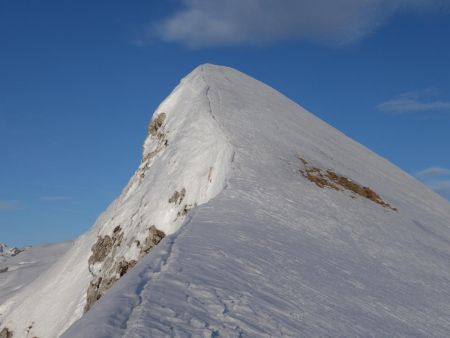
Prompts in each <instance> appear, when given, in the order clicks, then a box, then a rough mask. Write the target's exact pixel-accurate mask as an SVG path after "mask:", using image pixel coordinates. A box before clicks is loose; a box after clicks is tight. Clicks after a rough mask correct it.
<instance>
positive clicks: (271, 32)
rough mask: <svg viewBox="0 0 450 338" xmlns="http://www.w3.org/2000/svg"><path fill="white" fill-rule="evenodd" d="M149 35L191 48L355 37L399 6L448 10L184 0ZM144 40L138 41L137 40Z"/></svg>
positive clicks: (382, 1)
mask: <svg viewBox="0 0 450 338" xmlns="http://www.w3.org/2000/svg"><path fill="white" fill-rule="evenodd" d="M182 3H183V5H184V8H183V9H182V10H180V11H178V12H177V13H175V14H173V15H172V16H171V17H169V18H166V19H165V20H162V21H160V22H157V23H155V24H153V25H151V26H150V27H149V29H148V33H149V34H148V35H149V36H151V37H154V36H155V35H156V37H158V38H160V39H162V40H165V41H168V42H176V43H180V44H183V45H186V46H188V47H192V48H200V47H214V46H230V45H255V44H270V43H274V42H277V41H285V40H307V41H314V42H322V43H328V44H334V45H346V44H351V43H354V42H357V41H359V40H361V39H363V38H365V37H366V36H368V35H370V34H371V33H372V32H374V31H375V30H376V29H377V28H379V27H380V26H381V25H383V24H384V23H385V22H386V21H387V20H388V19H389V18H390V17H392V16H393V15H395V14H396V13H398V12H402V11H411V10H414V11H426V10H435V9H438V10H447V9H448V8H449V7H450V6H449V3H448V1H445V0H408V1H406V0H316V1H309V0H277V1H275V0H247V1H243V0H227V1H223V0H184V1H182ZM140 41H141V42H142V40H140Z"/></svg>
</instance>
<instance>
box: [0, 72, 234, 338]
mask: <svg viewBox="0 0 450 338" xmlns="http://www.w3.org/2000/svg"><path fill="white" fill-rule="evenodd" d="M208 92H209V85H208V84H207V82H206V81H205V79H204V74H203V73H202V72H194V73H192V74H191V75H189V76H188V77H186V78H185V79H184V80H182V81H181V83H180V85H179V86H178V87H177V88H176V89H175V90H174V91H173V92H172V94H171V95H170V96H169V97H168V98H167V99H166V100H165V101H164V102H163V103H162V104H161V105H160V106H159V107H158V109H157V110H156V111H155V113H154V114H153V120H152V122H151V123H150V125H149V128H148V129H149V135H148V137H147V139H146V140H145V143H144V147H143V158H142V161H141V164H140V166H139V168H138V170H137V171H136V173H135V174H134V176H133V177H132V178H131V180H130V181H129V183H128V185H127V187H126V188H125V189H124V191H123V193H122V194H121V195H120V196H119V197H118V199H117V200H116V201H114V202H113V203H112V204H111V206H110V207H109V208H108V209H107V211H106V212H105V213H104V214H103V215H101V216H100V218H99V219H98V220H97V222H96V223H95V224H94V226H93V227H92V229H91V230H90V231H89V232H88V233H86V234H85V235H83V236H81V237H80V238H79V239H78V240H77V241H76V242H75V243H74V245H73V247H72V248H71V249H70V250H69V251H68V252H67V253H66V254H65V255H64V256H63V257H61V259H59V260H58V261H57V262H56V263H55V265H53V266H52V267H51V268H50V269H49V270H48V271H46V272H45V273H44V274H42V275H40V276H39V278H38V279H36V280H35V281H33V282H31V283H30V284H29V285H28V286H26V287H25V288H24V289H23V290H22V291H21V292H20V293H18V294H16V295H14V296H13V297H11V298H9V299H8V300H7V301H5V302H4V303H3V304H1V305H0V323H1V324H0V331H1V329H2V328H7V329H8V330H9V331H11V332H13V333H14V337H28V336H30V337H31V336H37V337H46V338H47V337H58V336H59V335H60V334H61V333H62V332H64V330H65V329H67V327H68V326H69V325H70V324H71V323H72V322H74V321H75V320H76V319H78V318H80V317H81V316H82V315H83V313H84V311H86V310H88V309H89V308H90V307H91V306H92V305H93V303H94V302H95V300H96V299H97V298H99V297H100V296H102V294H103V293H104V292H105V291H106V290H107V289H108V288H109V287H111V286H112V285H113V284H114V282H115V281H116V280H118V279H119V278H120V277H121V276H122V275H124V274H125V273H126V272H127V271H128V270H129V269H131V267H133V265H134V264H136V262H137V261H138V260H139V259H140V258H142V257H143V256H144V255H145V254H146V253H147V252H149V251H150V250H151V249H152V248H153V247H154V246H155V244H157V243H158V242H159V241H160V240H161V239H162V238H163V237H164V235H170V234H172V233H174V232H176V231H177V230H178V229H179V228H180V227H181V225H182V224H183V222H184V221H185V219H186V217H187V216H188V214H189V212H190V211H191V209H193V208H195V207H196V206H199V205H201V204H203V203H206V202H208V201H209V200H210V199H212V198H213V197H215V196H216V195H217V194H218V193H219V192H220V191H221V190H222V189H223V188H224V186H225V184H226V180H227V177H228V176H229V173H230V166H231V161H232V156H233V147H232V146H231V144H230V143H229V140H228V139H227V137H226V135H225V134H224V133H223V131H222V130H221V128H220V126H219V124H218V123H217V121H216V119H215V116H214V115H213V112H212V110H211V106H210V101H209V96H208ZM105 281H106V282H105Z"/></svg>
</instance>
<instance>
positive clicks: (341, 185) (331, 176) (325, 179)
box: [299, 157, 397, 211]
mask: <svg viewBox="0 0 450 338" xmlns="http://www.w3.org/2000/svg"><path fill="white" fill-rule="evenodd" d="M299 159H300V161H301V162H302V164H303V168H302V169H300V173H301V174H302V175H303V177H305V178H307V179H308V180H310V181H311V182H312V183H314V184H315V185H317V186H318V187H319V188H330V189H334V190H337V191H344V190H347V191H350V192H351V193H352V194H354V195H357V196H360V197H364V198H367V199H368V200H371V201H372V202H375V203H377V204H379V205H381V206H382V207H384V208H387V209H391V210H393V211H397V208H394V207H392V206H391V205H390V204H389V203H387V202H385V201H384V200H383V199H382V198H381V197H380V195H378V194H377V193H376V192H375V191H373V190H372V189H371V188H369V187H366V186H363V185H361V184H359V183H356V182H354V181H352V180H351V179H349V178H347V177H344V176H341V175H339V174H337V173H336V172H334V171H333V170H332V169H326V170H324V169H321V168H318V167H314V166H311V165H309V164H308V162H307V161H306V160H305V159H304V158H301V157H299Z"/></svg>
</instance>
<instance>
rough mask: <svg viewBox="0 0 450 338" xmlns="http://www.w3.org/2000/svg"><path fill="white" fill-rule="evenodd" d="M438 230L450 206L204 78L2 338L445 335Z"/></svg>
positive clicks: (305, 121) (249, 90)
mask: <svg viewBox="0 0 450 338" xmlns="http://www.w3.org/2000/svg"><path fill="white" fill-rule="evenodd" d="M449 222H450V206H449V203H448V202H447V201H445V200H443V199H442V198H440V197H439V196H437V195H436V194H434V193H433V192H431V191H430V190H428V189H427V188H425V187H424V186H423V185H422V184H420V183H419V182H417V181H416V180H414V179H413V178H412V177H410V176H409V175H407V174H406V173H404V172H402V171H401V170H400V169H399V168H397V167H395V166H394V165H392V164H390V163H389V162H388V161H386V160H385V159H383V158H381V157H380V156H378V155H376V154H374V153H373V152H371V151H369V150H368V149H366V148H365V147H363V146H362V145H360V144H358V143H356V142H355V141H353V140H351V139H349V138H348V137H346V136H345V135H343V134H342V133H341V132H339V131H337V130H336V129H334V128H333V127H331V126H329V125H328V124H326V123H325V122H323V121H321V120H320V119H318V118H317V117H315V116H314V115H312V114H311V113H309V112H307V111H306V110H305V109H303V108H302V107H300V106H299V105H298V104H296V103H294V102H292V101H291V100H289V99H288V98H286V97H284V96H283V95H282V94H280V93H279V92H277V91H276V90H274V89H272V88H270V87H269V86H267V85H265V84H263V83H262V82H259V81H257V80H255V79H253V78H251V77H249V76H247V75H245V74H243V73H241V72H239V71H237V70H234V69H231V68H227V67H222V66H214V65H209V64H207V65H202V66H199V67H197V68H196V69H195V70H194V71H192V72H191V73H190V74H189V75H188V76H186V77H185V78H184V79H183V80H182V81H181V82H180V84H179V85H178V86H177V87H176V88H175V89H174V91H173V92H172V93H171V94H170V95H169V96H168V97H167V99H165V100H164V101H163V102H162V103H161V105H160V106H159V107H158V108H157V109H156V111H155V112H154V114H153V117H152V120H151V121H150V123H149V125H148V136H147V137H146V139H145V141H144V145H143V154H142V160H141V163H140V165H139V167H138V169H137V171H136V172H135V174H134V175H133V177H132V178H131V179H130V181H129V183H128V185H127V186H126V187H125V189H124V191H123V192H122V194H121V195H120V196H119V197H118V198H117V199H116V200H115V201H114V202H113V203H112V204H111V206H110V207H109V208H108V209H107V210H106V211H105V213H103V214H102V215H101V216H100V217H99V219H98V220H97V222H96V223H95V224H94V225H93V227H92V229H91V230H90V231H89V232H87V233H86V234H84V235H83V236H81V237H80V238H79V239H78V240H77V241H75V243H74V244H73V246H72V248H71V249H69V250H68V251H67V253H66V254H65V255H64V256H62V257H61V258H60V259H59V260H58V261H57V262H56V264H54V265H53V266H52V267H51V268H49V269H48V270H47V271H46V272H45V273H43V274H42V275H41V276H40V277H39V278H38V279H36V280H35V281H33V282H32V283H30V284H29V285H27V286H26V287H24V288H23V289H22V290H21V291H20V292H18V293H16V294H15V295H14V296H12V297H10V298H9V299H8V301H7V302H5V303H4V304H2V305H0V329H2V328H7V330H8V332H14V334H15V336H14V337H16V336H17V337H22V336H23V337H25V336H27V335H28V336H33V335H36V336H38V337H57V336H59V335H60V334H62V333H63V332H65V331H66V329H67V328H68V327H69V326H70V325H71V324H72V323H73V322H74V321H76V320H77V319H79V318H81V320H79V321H78V322H76V323H75V324H74V325H73V326H72V327H71V328H70V329H69V330H68V331H67V332H66V336H67V337H100V336H108V337H119V336H120V337H123V336H126V337H147V336H167V335H172V336H186V335H193V336H219V335H224V336H240V335H248V336H277V337H280V336H302V335H304V336H358V335H362V336H367V335H372V333H373V332H376V333H378V335H380V336H393V335H398V334H397V333H398V332H401V333H405V334H406V335H416V333H423V332H424V331H423V330H424V328H426V327H428V326H429V325H430V323H433V325H434V327H435V332H436V333H442V332H448V330H447V331H446V329H449V328H450V323H449V322H448V320H446V319H445V317H446V316H445V315H448V312H446V310H445V309H446V304H448V301H450V295H449V293H448V291H447V290H446V289H445V288H442V287H440V285H441V283H443V281H445V280H447V281H448V280H450V279H449V278H450V271H449V269H448V266H447V263H448V262H447V257H450V249H449V247H448V243H450V230H449V228H448V224H449ZM147 254H148V255H147ZM135 265H136V266H135ZM119 279H120V280H119ZM118 280H119V281H118ZM412 280H414V281H412ZM116 281H118V282H117V283H116ZM385 286H388V288H385ZM108 290H109V291H108ZM436 290H438V291H436ZM425 294H426V298H425V296H419V298H420V297H422V298H421V299H419V300H418V302H412V301H411V299H412V298H417V297H418V295H425ZM425 303H426V304H428V306H427V308H426V309H423V308H421V307H422V306H423V304H425ZM86 311H87V312H86ZM447 317H448V316H447ZM405 323H407V324H405ZM5 332H6V331H5ZM393 333H396V334H393ZM400 335H401V334H400Z"/></svg>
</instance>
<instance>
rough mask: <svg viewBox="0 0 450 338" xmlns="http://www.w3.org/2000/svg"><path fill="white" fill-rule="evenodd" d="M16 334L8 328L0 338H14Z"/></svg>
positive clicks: (0, 332)
mask: <svg viewBox="0 0 450 338" xmlns="http://www.w3.org/2000/svg"><path fill="white" fill-rule="evenodd" d="M13 336H14V334H13V332H12V331H9V329H8V328H7V327H5V328H4V329H3V330H1V331H0V338H13Z"/></svg>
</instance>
